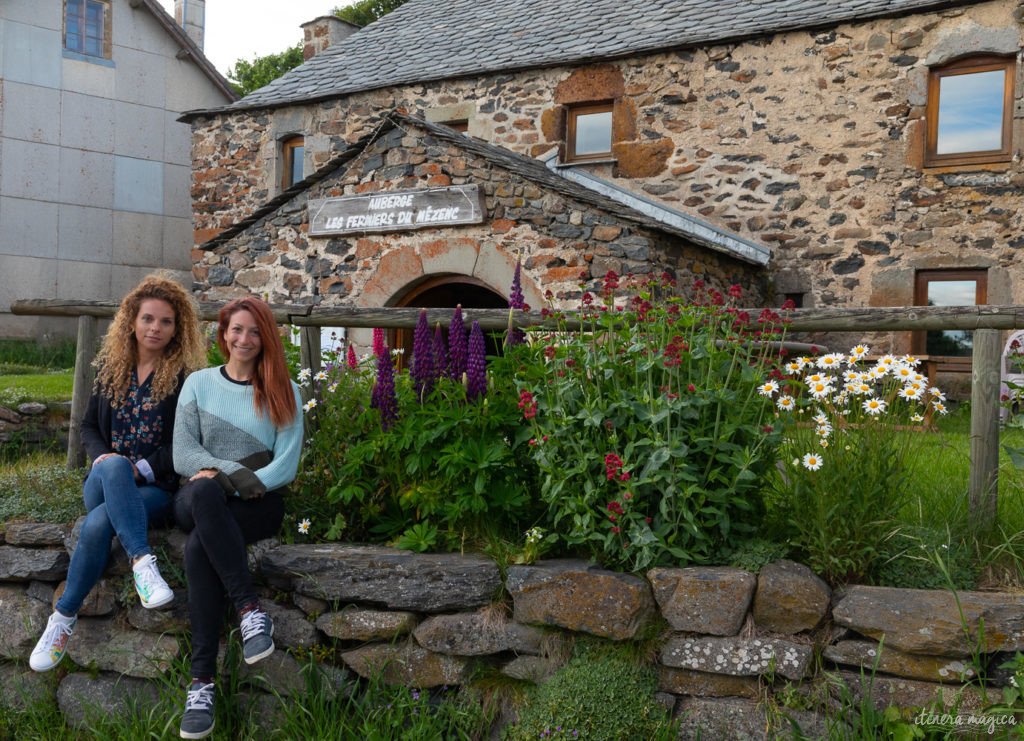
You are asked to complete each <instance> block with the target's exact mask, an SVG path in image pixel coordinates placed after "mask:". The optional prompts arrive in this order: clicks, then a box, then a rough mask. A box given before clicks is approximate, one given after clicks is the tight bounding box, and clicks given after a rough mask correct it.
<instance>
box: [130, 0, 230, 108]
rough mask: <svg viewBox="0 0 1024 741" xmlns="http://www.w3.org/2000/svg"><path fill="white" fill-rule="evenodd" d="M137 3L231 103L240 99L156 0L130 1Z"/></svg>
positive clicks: (225, 79) (134, 4)
mask: <svg viewBox="0 0 1024 741" xmlns="http://www.w3.org/2000/svg"><path fill="white" fill-rule="evenodd" d="M139 5H141V6H142V7H144V8H146V10H148V11H149V12H150V14H152V16H153V17H154V18H156V21H157V23H159V24H160V25H161V26H163V28H164V30H165V31H167V33H169V34H170V35H171V36H172V37H173V38H174V40H175V41H177V42H178V45H179V46H181V49H182V51H183V52H184V53H185V56H188V57H191V58H192V61H193V62H195V64H196V66H197V67H199V69H200V71H201V72H202V73H203V74H204V75H206V76H207V77H208V78H209V79H210V82H212V83H213V84H214V85H215V86H216V87H217V89H218V90H220V91H221V92H222V93H224V95H226V96H227V97H228V99H229V100H230V101H231V102H232V103H233V102H235V101H237V100H240V99H241V98H240V96H239V95H238V93H237V92H236V91H235V89H234V88H233V87H231V83H230V82H228V80H227V78H226V77H224V75H222V74H221V73H220V72H218V71H217V68H216V67H214V66H213V62H211V61H210V60H209V58H207V56H206V54H204V53H203V50H202V49H200V48H199V47H198V46H197V45H196V42H194V41H193V40H192V39H191V38H189V35H188V34H187V33H185V29H183V28H182V27H181V26H179V25H178V24H177V23H175V22H174V19H173V18H171V16H169V15H168V14H167V11H166V10H164V9H163V7H161V5H160V4H159V3H158V2H157V1H156V0H133V2H132V3H131V6H132V7H133V8H136V7H138V6H139ZM177 120H179V121H181V120H182V119H181V118H179V119H177Z"/></svg>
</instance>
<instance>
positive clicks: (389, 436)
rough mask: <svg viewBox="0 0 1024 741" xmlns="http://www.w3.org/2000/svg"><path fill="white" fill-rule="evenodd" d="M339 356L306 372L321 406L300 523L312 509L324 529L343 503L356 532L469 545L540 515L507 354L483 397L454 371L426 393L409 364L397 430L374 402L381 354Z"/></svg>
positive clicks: (292, 514) (304, 472)
mask: <svg viewBox="0 0 1024 741" xmlns="http://www.w3.org/2000/svg"><path fill="white" fill-rule="evenodd" d="M327 361H328V362H327V363H326V365H325V370H324V371H323V373H322V375H321V376H320V377H319V378H313V379H309V380H308V381H304V382H308V383H311V384H312V391H313V400H314V401H315V404H314V405H313V407H312V409H311V411H310V412H309V414H308V418H309V420H310V429H311V432H310V434H308V435H307V445H306V447H305V450H304V452H303V459H302V464H301V465H300V468H299V471H300V473H299V476H298V478H297V479H296V483H295V485H294V491H295V493H296V495H297V496H295V497H292V499H293V501H292V502H290V503H289V511H288V520H287V522H288V526H287V530H288V531H291V530H292V529H293V528H292V523H298V522H299V521H300V520H302V519H309V520H310V521H311V525H310V532H311V533H312V534H313V535H315V536H319V535H320V534H321V533H323V532H324V530H325V529H326V528H327V525H328V523H331V522H332V520H334V513H335V512H337V511H338V510H339V509H340V510H341V511H343V512H344V513H345V520H346V524H347V528H346V530H345V531H344V533H343V535H344V537H345V538H346V539H348V540H356V541H358V540H374V541H388V542H396V541H397V539H399V538H402V539H403V540H402V542H403V543H405V544H406V546H405V547H412V548H415V549H417V550H422V549H425V548H429V547H447V548H459V547H462V545H463V544H464V542H465V540H466V539H467V538H472V539H479V538H482V537H485V534H486V533H488V532H491V531H495V530H496V531H502V530H518V529H519V523H520V522H521V521H525V520H527V518H529V516H530V513H531V511H532V506H533V505H532V503H531V500H530V497H529V492H530V491H531V487H532V485H533V480H532V472H533V470H534V469H533V467H532V466H531V465H530V461H529V457H528V455H527V451H526V444H525V435H524V434H522V433H523V430H522V429H521V427H520V425H519V420H518V410H517V408H516V400H515V396H514V391H513V384H512V382H511V378H510V376H511V370H512V369H511V366H510V365H509V364H508V362H507V361H505V360H502V359H499V358H492V359H491V361H490V364H489V371H488V373H489V375H490V378H491V379H492V382H493V383H492V388H491V389H490V390H489V391H488V392H487V395H486V397H485V399H484V401H483V402H480V403H469V402H468V401H467V400H466V390H465V388H464V387H463V385H462V384H461V383H455V382H453V381H451V380H448V379H447V378H442V379H441V380H439V381H438V383H437V385H436V387H435V389H434V390H433V392H432V393H431V394H430V395H429V396H428V397H427V398H426V399H424V400H423V401H422V402H421V401H420V400H419V399H418V398H417V396H416V394H415V392H414V391H413V386H412V382H411V380H410V378H409V375H408V373H405V372H402V373H399V374H397V376H396V380H395V387H396V395H397V397H398V406H399V419H398V421H397V422H396V423H395V425H394V426H393V427H392V428H391V429H389V430H384V429H382V427H381V424H380V414H379V412H378V411H377V410H376V409H372V408H370V406H369V401H370V395H371V390H372V387H373V383H374V377H375V368H376V359H375V358H364V359H363V360H362V361H360V363H359V364H358V365H357V367H356V368H355V369H349V368H348V367H347V366H346V365H345V364H344V363H341V362H339V358H338V356H337V354H334V355H331V356H329V357H328V358H327ZM325 492H326V496H324V493H325ZM428 521H429V524H427V523H428ZM421 525H422V526H421Z"/></svg>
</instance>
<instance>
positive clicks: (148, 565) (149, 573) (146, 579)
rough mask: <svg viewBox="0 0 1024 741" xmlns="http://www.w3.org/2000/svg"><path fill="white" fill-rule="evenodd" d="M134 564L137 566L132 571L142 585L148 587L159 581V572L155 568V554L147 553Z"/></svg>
mask: <svg viewBox="0 0 1024 741" xmlns="http://www.w3.org/2000/svg"><path fill="white" fill-rule="evenodd" d="M136 566H137V568H135V569H133V571H135V574H136V576H137V577H138V580H139V582H140V583H141V584H142V585H143V586H145V587H147V588H148V587H153V586H154V585H156V584H159V583H160V572H159V571H157V568H156V556H154V555H152V554H147V555H145V556H143V557H142V560H141V561H139V563H138V564H136Z"/></svg>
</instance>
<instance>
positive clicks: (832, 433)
mask: <svg viewBox="0 0 1024 741" xmlns="http://www.w3.org/2000/svg"><path fill="white" fill-rule="evenodd" d="M867 352H868V349H867V348H866V347H863V346H858V347H856V348H854V349H853V350H852V351H851V352H850V355H849V356H845V355H842V354H840V353H833V354H829V355H823V356H822V357H821V358H811V357H805V358H798V359H795V360H792V361H789V362H788V363H787V365H786V366H785V370H786V374H787V375H786V376H785V377H784V378H783V379H782V380H781V381H780V382H779V383H777V384H776V383H773V384H766V386H765V387H764V388H763V389H762V393H764V394H766V395H767V396H769V397H772V398H775V399H776V406H777V408H778V410H779V411H778V412H777V413H776V416H777V418H778V421H777V422H776V423H775V425H776V426H777V427H779V428H781V430H782V432H783V434H784V438H783V446H782V448H781V450H780V463H779V466H778V470H776V471H774V476H773V477H772V478H771V484H772V486H773V489H774V494H775V496H774V498H773V499H772V504H773V508H772V509H773V511H772V516H773V518H778V519H781V520H782V521H783V522H784V524H785V525H787V526H788V528H789V533H790V534H791V541H792V543H793V545H794V546H795V547H796V549H797V551H798V552H799V554H800V560H802V561H803V562H804V563H806V564H807V565H808V566H809V567H810V568H811V569H812V570H814V571H815V572H816V573H817V574H819V575H821V576H822V577H823V578H825V579H826V580H827V581H829V582H831V583H833V584H837V583H844V582H848V581H856V580H859V579H862V578H863V577H864V576H865V575H866V574H867V573H868V571H869V569H870V568H871V566H872V564H873V563H875V562H876V561H877V560H878V557H879V552H878V548H879V544H880V543H882V542H883V541H884V540H885V538H886V537H887V536H888V535H889V534H891V533H892V532H893V531H894V530H895V529H896V527H897V524H896V521H897V518H898V516H899V513H900V510H901V509H902V508H903V506H904V504H905V503H906V502H907V500H908V490H909V481H910V477H909V469H908V466H909V463H908V459H910V458H911V457H912V455H913V452H914V451H915V446H914V444H913V443H914V442H916V438H917V437H919V436H921V435H923V434H925V433H924V429H925V427H924V425H927V424H928V422H927V420H930V419H931V417H932V416H933V415H935V414H944V413H945V411H946V408H945V406H944V405H943V404H942V399H943V398H944V397H943V396H942V394H941V392H939V390H938V389H935V388H932V389H929V388H928V385H927V379H926V378H925V377H924V376H922V375H921V374H920V373H918V372H917V371H916V370H915V367H914V366H915V365H916V362H917V361H914V360H912V359H909V358H908V359H906V360H905V361H904V360H897V359H896V358H894V357H892V356H885V357H883V358H882V359H880V360H879V362H878V363H876V364H874V365H873V366H868V365H866V364H865V363H863V361H862V360H861V358H863V357H864V356H865V355H866V354H867Z"/></svg>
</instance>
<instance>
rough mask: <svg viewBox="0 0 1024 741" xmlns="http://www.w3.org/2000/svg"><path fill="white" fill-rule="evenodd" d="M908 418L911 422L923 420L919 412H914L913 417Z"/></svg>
mask: <svg viewBox="0 0 1024 741" xmlns="http://www.w3.org/2000/svg"><path fill="white" fill-rule="evenodd" d="M910 420H911V421H912V422H924V417H922V416H921V415H920V414H915V415H914V416H913V417H911V418H910Z"/></svg>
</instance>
